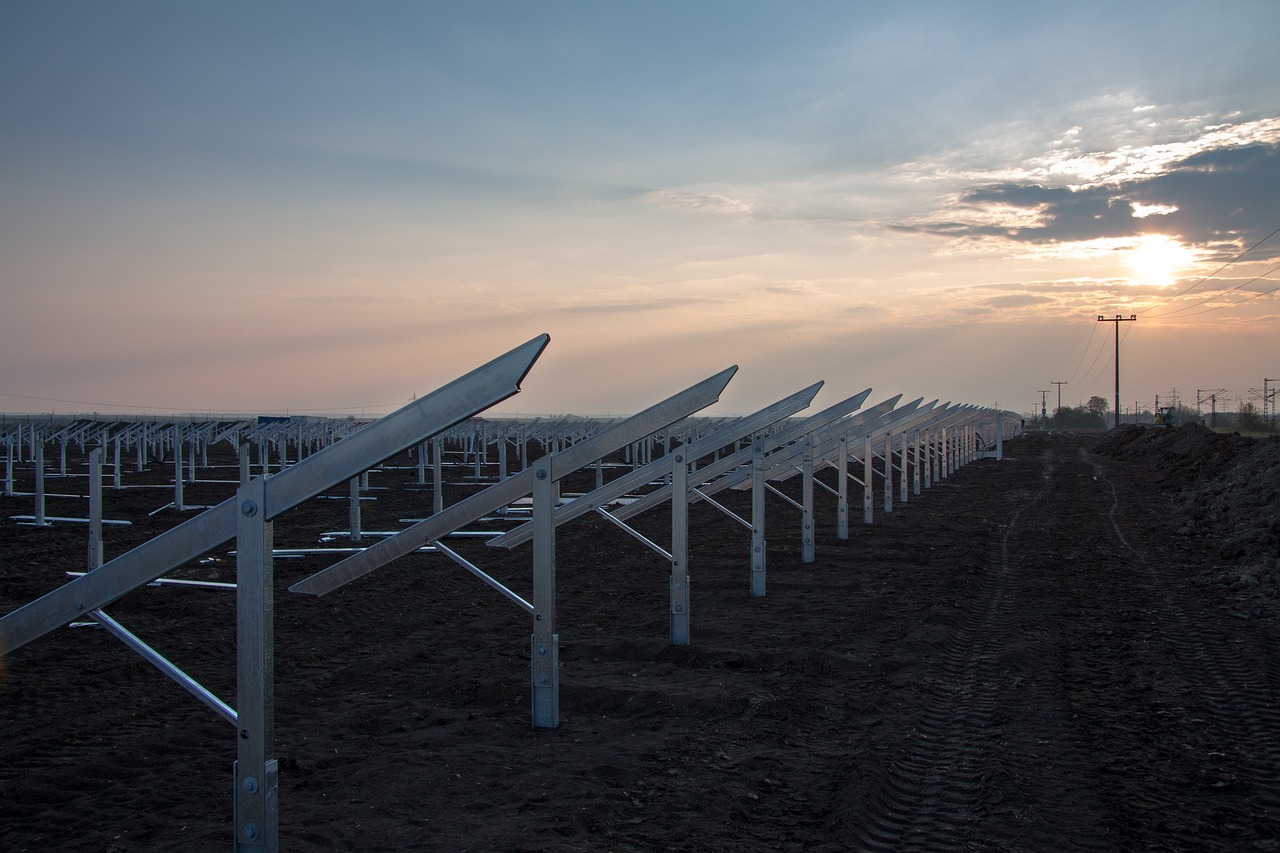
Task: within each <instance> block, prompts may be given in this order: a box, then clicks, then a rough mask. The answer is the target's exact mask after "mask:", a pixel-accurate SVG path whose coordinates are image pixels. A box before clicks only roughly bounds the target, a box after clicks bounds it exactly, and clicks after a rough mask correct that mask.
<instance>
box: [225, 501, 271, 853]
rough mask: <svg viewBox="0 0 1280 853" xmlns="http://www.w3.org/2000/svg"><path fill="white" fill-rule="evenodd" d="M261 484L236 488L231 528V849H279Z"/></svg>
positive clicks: (267, 528)
mask: <svg viewBox="0 0 1280 853" xmlns="http://www.w3.org/2000/svg"><path fill="white" fill-rule="evenodd" d="M265 496H266V488H265V481H264V480H263V479H262V478H261V477H259V478H258V479H256V480H251V481H249V482H248V483H246V484H244V485H243V486H241V487H240V488H239V490H238V491H237V494H236V499H237V508H238V510H239V512H238V515H237V519H238V521H237V524H236V730H237V737H236V762H235V848H234V849H235V851H236V853H248V851H266V853H276V851H278V850H279V814H278V802H277V764H276V759H275V758H274V757H273V756H272V754H271V753H273V752H274V750H275V747H274V741H275V636H274V632H275V618H274V591H273V585H274V583H273V581H274V569H273V565H272V560H271V548H272V543H273V539H274V531H273V525H272V523H271V522H269V521H267V520H266V511H265V507H266V501H265Z"/></svg>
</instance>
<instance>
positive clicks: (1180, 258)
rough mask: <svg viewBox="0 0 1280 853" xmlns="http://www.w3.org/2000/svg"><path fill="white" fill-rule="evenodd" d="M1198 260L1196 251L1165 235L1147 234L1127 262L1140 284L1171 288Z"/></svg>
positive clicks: (1134, 248) (1126, 258)
mask: <svg viewBox="0 0 1280 853" xmlns="http://www.w3.org/2000/svg"><path fill="white" fill-rule="evenodd" d="M1195 260H1196V253H1195V251H1194V250H1192V249H1190V248H1188V247H1187V246H1184V245H1182V243H1179V242H1178V241H1177V240H1175V239H1173V238H1172V237H1166V236H1165V235H1163V234H1148V235H1146V236H1144V237H1141V238H1139V240H1138V242H1137V244H1136V245H1135V246H1134V247H1133V248H1131V249H1130V250H1129V251H1128V252H1127V254H1126V256H1125V263H1126V264H1127V265H1128V266H1129V269H1130V270H1131V271H1132V272H1133V274H1134V276H1135V277H1136V278H1137V279H1138V280H1137V282H1135V283H1137V284H1154V285H1158V286H1160V287H1168V286H1169V285H1171V284H1173V283H1174V281H1175V280H1176V279H1177V275H1178V273H1179V272H1180V271H1181V270H1183V269H1185V268H1186V267H1188V266H1190V265H1191V264H1192V263H1194V262H1195Z"/></svg>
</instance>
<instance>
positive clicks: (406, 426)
mask: <svg viewBox="0 0 1280 853" xmlns="http://www.w3.org/2000/svg"><path fill="white" fill-rule="evenodd" d="M549 340H550V338H549V337H548V336H547V335H539V336H538V337H536V338H534V339H533V340H531V341H529V342H527V343H525V344H522V345H521V346H519V347H517V348H515V349H513V350H511V351H510V352H508V353H506V354H505V355H502V356H499V357H498V358H496V359H494V360H493V361H491V362H489V363H488V364H485V365H483V366H481V367H478V368H476V369H475V370H473V371H471V372H470V373H468V374H466V375H465V376H462V377H460V378H458V379H455V380H454V381H452V382H450V383H449V384H447V385H445V386H443V387H441V388H439V389H437V390H436V391H434V392H432V393H430V394H428V395H426V396H423V397H420V398H418V399H417V400H416V401H414V402H412V403H410V404H409V405H407V406H405V407H403V408H401V409H399V410H398V411H396V412H394V413H392V414H390V415H387V416H386V417H384V418H381V419H379V420H378V421H375V422H373V423H371V424H369V425H368V426H366V427H365V428H363V429H361V430H358V431H356V432H355V433H353V434H351V435H350V436H348V437H347V438H345V439H343V440H342V441H340V442H338V443H337V444H334V445H331V446H330V447H327V448H325V449H324V450H322V451H320V452H319V453H316V454H315V455H313V456H310V457H308V458H307V459H306V460H304V461H303V462H300V463H298V464H296V465H294V466H293V467H291V468H288V469H286V470H284V471H281V472H280V473H279V474H277V475H276V476H274V477H272V478H271V479H270V480H268V481H267V484H266V494H265V496H264V499H263V503H264V506H263V507H262V508H261V511H262V513H264V517H265V519H268V520H269V519H272V518H274V517H275V516H277V515H279V514H280V513H282V512H284V511H285V510H287V509H289V508H290V507H293V506H295V505H297V504H299V503H301V502H302V501H304V500H306V499H308V498H311V497H314V496H315V495H317V494H319V493H320V492H322V491H324V490H325V489H327V488H330V487H331V486H333V485H334V484H336V483H341V482H343V481H344V480H348V479H350V478H351V477H354V476H355V475H357V474H359V473H360V472H361V471H366V470H368V469H369V468H372V467H373V466H374V465H376V464H377V463H379V462H381V461H382V460H383V459H386V458H387V457H389V456H392V455H394V454H396V453H399V452H400V451H402V450H404V449H405V448H406V447H409V446H410V445H412V444H416V443H417V442H419V441H422V440H423V439H424V438H425V437H429V436H431V435H434V434H435V433H437V432H440V431H442V430H445V429H448V428H449V427H450V426H452V425H453V424H456V423H458V422H459V421H463V420H466V419H467V418H469V417H471V416H472V415H474V414H476V413H477V412H480V411H483V410H484V409H486V408H488V407H489V406H492V405H494V404H495V403H498V402H500V401H502V400H505V399H506V398H508V397H510V396H512V395H513V394H515V393H517V392H518V391H519V390H520V383H521V381H522V380H523V379H524V377H525V376H526V375H527V374H528V372H529V370H530V369H531V368H532V367H533V363H534V362H535V361H536V360H537V358H538V356H539V355H541V353H542V351H543V350H544V349H545V348H546V345H547V343H548V341H549ZM237 523H238V510H237V500H236V498H234V497H232V498H228V499H227V500H225V501H223V502H222V503H221V504H218V505H217V506H215V507H213V508H211V509H208V510H206V511H204V512H202V513H201V514H200V515H197V516H194V517H192V518H190V519H188V520H187V521H185V522H183V523H182V524H179V525H178V526H176V527H174V528H172V529H170V530H168V531H166V532H165V533H162V534H161V535H159V536H157V537H155V538H154V539H151V540H149V541H147V542H145V543H143V544H142V545H139V546H137V547H136V548H133V549H132V550H130V551H127V552H125V553H124V554H121V555H120V556H119V557H116V558H114V559H113V560H110V561H109V562H106V563H104V564H103V565H102V566H100V567H99V568H97V569H95V570H94V571H92V572H89V573H88V574H86V575H84V576H82V577H78V578H76V579H75V580H72V581H70V582H68V583H66V584H64V585H63V586H61V587H59V588H57V589H55V590H53V591H52V592H49V593H47V594H46V595H44V596H43V597H41V598H38V599H36V600H35V601H32V602H30V603H28V604H25V605H23V606H22V607H19V608H18V609H17V610H14V611H13V612H11V613H8V614H6V615H5V616H3V617H0V652H2V653H4V654H9V653H11V652H13V651H15V650H16V649H19V648H21V647H22V646H25V645H26V644H27V643H29V642H31V641H32V640H36V639H39V638H40V637H43V636H44V635H45V634H48V633H49V632H50V631H53V630H55V629H57V628H59V627H60V626H62V625H65V624H67V623H68V622H71V621H73V620H75V619H78V618H81V617H83V616H84V614H85V613H87V612H88V611H91V610H97V609H99V608H102V607H106V606H107V605H109V604H111V603H112V602H113V601H116V600H118V599H120V598H122V597H124V596H125V595H127V594H128V593H130V592H132V591H133V590H135V589H138V588H139V587H142V586H145V585H146V584H148V583H150V582H151V581H153V580H155V579H156V578H158V577H160V576H161V575H163V574H165V573H166V572H168V571H170V570H172V569H173V568H176V567H177V566H180V565H182V564H183V563H186V562H188V561H190V560H194V559H195V558H196V557H199V556H200V555H201V554H204V553H206V552H208V551H210V550H212V549H213V548H216V547H217V546H218V545H220V544H222V543H223V542H226V541H227V540H229V539H231V538H233V537H235V535H236V530H237Z"/></svg>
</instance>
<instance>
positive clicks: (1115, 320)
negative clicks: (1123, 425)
mask: <svg viewBox="0 0 1280 853" xmlns="http://www.w3.org/2000/svg"><path fill="white" fill-rule="evenodd" d="M1137 319H1138V315H1137V314H1130V315H1129V316H1128V317H1121V316H1120V315H1119V314H1117V315H1116V316H1115V317H1114V318H1113V317H1098V322H1099V323H1114V324H1115V330H1116V427H1115V428H1116V429H1119V428H1120V324H1121V323H1132V322H1134V321H1136V320H1137Z"/></svg>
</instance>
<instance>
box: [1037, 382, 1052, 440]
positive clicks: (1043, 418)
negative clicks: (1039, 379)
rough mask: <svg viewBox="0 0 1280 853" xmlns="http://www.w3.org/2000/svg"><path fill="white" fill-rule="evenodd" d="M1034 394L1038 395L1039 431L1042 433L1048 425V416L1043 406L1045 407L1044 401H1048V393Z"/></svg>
mask: <svg viewBox="0 0 1280 853" xmlns="http://www.w3.org/2000/svg"><path fill="white" fill-rule="evenodd" d="M1036 393H1037V394H1039V395H1040V431H1041V432H1044V428H1045V427H1046V426H1047V425H1048V423H1049V416H1048V413H1047V412H1046V411H1045V405H1046V404H1045V401H1046V400H1048V399H1049V392H1048V391H1037V392H1036Z"/></svg>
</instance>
